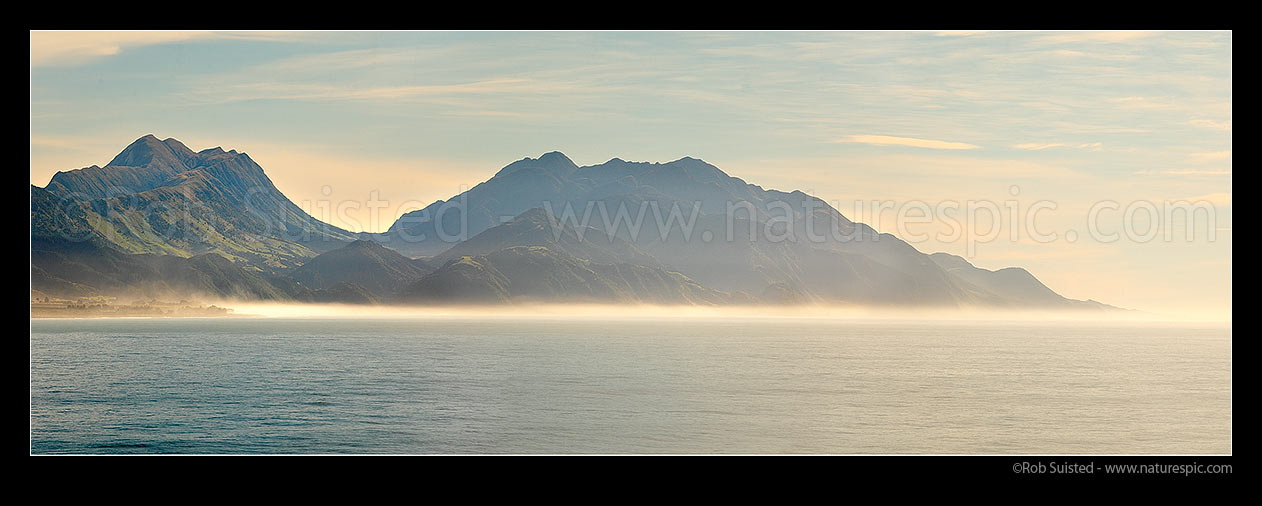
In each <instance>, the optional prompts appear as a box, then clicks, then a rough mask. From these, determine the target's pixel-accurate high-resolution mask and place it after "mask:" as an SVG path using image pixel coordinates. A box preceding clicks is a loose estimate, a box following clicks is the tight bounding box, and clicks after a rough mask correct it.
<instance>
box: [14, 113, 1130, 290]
mask: <svg viewBox="0 0 1262 506" xmlns="http://www.w3.org/2000/svg"><path fill="white" fill-rule="evenodd" d="M31 243H32V261H31V262H32V265H31V273H32V274H31V276H32V289H33V290H37V291H39V293H48V294H56V295H60V296H75V295H78V296H82V295H96V294H107V295H113V294H141V295H149V296H156V295H166V294H208V295H212V296H220V297H231V298H249V299H269V300H299V301H325V302H327V301H333V302H356V303H378V302H387V303H406V304H447V303H492V302H515V301H565V302H651V303H666V304H757V303H804V302H826V303H827V302H844V303H856V304H881V305H913V306H919V305H924V306H948V307H958V306H967V305H983V306H1006V307H1049V308H1107V307H1108V306H1105V305H1103V304H1099V303H1096V302H1092V301H1085V302H1084V301H1074V300H1070V299H1066V298H1064V297H1061V296H1060V295H1058V294H1056V293H1055V292H1054V291H1052V290H1051V289H1049V288H1048V287H1046V286H1045V285H1043V284H1042V283H1041V282H1039V281H1038V280H1037V279H1036V278H1034V276H1032V275H1030V274H1029V273H1028V272H1026V271H1025V270H1024V269H1020V268H1009V269H1001V270H999V271H989V270H985V269H980V268H977V267H974V266H973V265H971V264H969V263H968V262H967V261H965V260H964V259H962V258H959V257H955V256H951V255H945V254H935V255H926V254H924V253H922V252H920V251H917V250H916V249H915V248H914V247H912V246H911V245H910V244H907V243H906V242H903V241H901V240H899V239H898V238H896V237H894V236H892V235H889V234H880V233H877V232H876V231H875V230H873V229H872V228H871V227H868V226H866V225H864V224H861V223H855V222H852V221H850V220H849V219H847V218H846V217H844V216H843V215H842V214H841V213H840V212H838V211H837V210H836V209H834V208H833V207H832V206H829V205H828V204H827V203H825V202H824V201H822V200H820V199H818V198H816V197H813V196H811V195H807V194H805V193H802V192H800V191H793V192H781V191H777V190H767V189H763V188H762V187H760V186H757V185H753V184H749V183H746V182H745V181H743V180H741V179H739V178H736V177H732V176H729V175H728V174H726V173H724V172H723V171H722V170H719V169H718V168H717V167H715V166H713V165H710V164H708V163H706V162H703V161H701V160H697V159H694V158H682V159H679V160H676V161H673V162H669V163H635V162H627V161H623V160H621V159H617V158H615V159H612V160H610V161H608V162H605V163H602V164H599V165H591V166H585V167H579V166H577V165H576V164H574V162H573V161H571V160H570V159H569V158H567V157H566V156H565V155H563V154H561V153H557V152H552V153H547V154H544V155H543V156H541V157H539V158H537V159H536V158H525V159H522V160H518V161H516V162H513V163H511V164H509V165H508V166H506V167H504V168H503V169H501V170H500V171H498V172H497V173H495V174H494V175H493V176H492V177H491V178H490V179H488V180H486V181H484V182H482V183H480V184H478V185H477V186H474V187H473V188H471V189H469V190H468V191H465V192H463V193H460V194H458V195H455V196H452V197H451V198H450V199H446V200H441V201H438V202H435V203H433V204H431V205H429V206H427V207H426V208H424V209H421V210H418V211H414V212H411V213H408V214H405V215H403V216H402V217H400V218H399V219H398V220H397V221H396V222H395V223H394V224H393V225H392V226H391V227H390V229H389V230H388V231H386V232H384V233H359V234H355V233H351V232H348V231H345V230H342V229H340V228H337V227H334V226H331V225H328V224H326V223H322V222H320V221H318V220H316V219H315V218H313V217H311V216H310V215H308V214H306V213H305V212H303V211H302V210H301V209H300V208H299V207H297V206H296V205H294V204H293V203H292V202H291V201H290V200H289V199H288V198H286V197H285V196H284V195H283V194H282V193H281V192H280V191H278V190H277V189H276V188H275V186H274V185H272V183H271V181H270V180H269V179H268V178H267V176H266V175H265V174H264V172H263V169H262V168H261V167H259V166H258V165H257V164H256V163H254V161H253V160H251V159H250V157H249V156H248V155H246V154H244V153H238V152H236V151H226V152H225V151H223V150H222V149H219V148H214V149H208V150H204V151H201V152H193V151H192V150H190V149H188V148H187V147H185V146H184V145H183V144H181V143H180V142H179V141H176V140H174V139H166V140H158V139H157V138H156V137H154V136H152V135H149V136H145V137H142V138H140V139H139V140H137V141H136V142H134V143H132V145H131V146H128V147H127V148H126V149H125V150H124V151H123V152H122V153H120V154H119V155H118V156H117V157H115V158H114V160H113V161H111V162H110V163H109V164H107V165H106V166H104V167H96V166H93V167H88V168H85V169H79V170H73V171H69V172H59V173H57V175H56V176H54V177H53V179H52V181H51V182H50V183H49V184H48V186H47V187H45V188H39V187H35V186H32V187H31Z"/></svg>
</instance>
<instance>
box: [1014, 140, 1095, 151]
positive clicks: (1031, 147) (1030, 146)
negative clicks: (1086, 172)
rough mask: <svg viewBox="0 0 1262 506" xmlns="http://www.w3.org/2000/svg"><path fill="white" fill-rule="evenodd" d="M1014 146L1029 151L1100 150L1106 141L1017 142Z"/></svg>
mask: <svg viewBox="0 0 1262 506" xmlns="http://www.w3.org/2000/svg"><path fill="white" fill-rule="evenodd" d="M1012 147H1014V148H1017V149H1024V150H1027V151H1041V150H1044V149H1052V148H1075V149H1087V150H1091V151H1099V150H1100V149H1101V148H1103V147H1104V143H1101V142H1088V143H1083V144H1066V143H1063V142H1055V143H1048V144H1040V143H1026V144H1016V145H1014V146H1012Z"/></svg>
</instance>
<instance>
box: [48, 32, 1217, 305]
mask: <svg viewBox="0 0 1262 506" xmlns="http://www.w3.org/2000/svg"><path fill="white" fill-rule="evenodd" d="M30 63H31V163H30V169H31V181H30V182H31V184H33V185H36V186H44V185H46V184H47V183H48V181H49V179H50V178H51V177H52V175H53V174H55V173H56V172H57V171H60V170H71V169H76V168H81V167H86V166H90V165H104V164H106V163H107V162H109V160H110V159H111V158H113V156H114V155H115V154H117V153H118V152H119V151H121V150H122V149H123V148H124V147H126V146H127V144H129V143H130V142H132V141H134V140H135V139H136V138H139V137H141V136H143V135H145V134H149V133H152V134H154V135H156V136H158V137H159V138H163V139H165V138H168V137H174V138H176V139H179V140H180V141H182V142H184V143H185V144H187V145H188V146H189V147H190V148H193V149H194V150H201V149H205V148H210V147H215V146H221V147H223V148H224V149H236V150H238V151H243V152H246V153H248V154H249V155H250V156H251V158H253V159H254V160H255V161H256V162H258V163H259V165H261V166H262V167H263V168H264V170H265V171H266V173H267V174H268V176H269V177H271V179H272V180H273V181H274V182H275V184H276V186H277V187H278V188H279V189H280V190H281V191H283V192H284V193H285V194H286V195H287V196H289V197H290V199H291V200H293V201H294V202H295V203H297V204H299V205H300V206H302V207H304V208H305V209H307V210H308V211H309V212H311V213H312V214H313V215H315V216H316V217H317V218H321V219H324V220H325V221H328V222H330V223H333V224H334V225H338V226H341V227H344V228H347V229H350V230H355V231H364V230H366V231H382V230H385V229H386V228H388V227H389V226H390V224H391V223H392V222H393V221H394V218H395V217H397V216H398V215H400V214H402V213H403V212H406V211H408V210H411V209H415V208H419V207H423V206H424V205H426V204H428V203H430V202H433V201H435V200H438V199H446V198H449V197H451V196H452V195H455V194H458V193H459V192H461V191H463V190H464V189H467V188H468V187H471V186H473V185H476V184H477V183H479V182H481V181H483V180H485V179H487V178H489V177H490V176H491V175H493V174H494V173H495V172H496V171H498V170H499V168H501V167H503V166H504V165H507V164H508V163H511V162H512V161H514V160H519V159H521V158H524V157H538V156H539V155H540V154H542V153H546V152H549V151H561V152H563V153H565V154H566V155H567V156H569V157H570V158H571V159H573V160H574V161H575V162H576V163H578V164H579V165H591V164H598V163H602V162H605V161H607V160H609V159H611V158H615V157H617V158H622V159H624V160H632V161H651V162H659V161H660V162H667V161H671V160H676V159H679V158H682V157H684V156H691V157H693V158H699V159H702V160H705V161H707V162H709V163H711V164H714V165H716V166H717V167H719V168H720V169H722V170H724V171H725V172H727V173H728V174H730V175H732V176H736V177H740V178H742V179H744V180H746V181H747V182H750V183H753V184H757V185H760V186H763V187H764V188H769V189H770V188H774V189H779V190H785V191H791V190H795V189H798V190H802V191H805V192H807V193H810V194H812V195H815V196H817V197H820V198H822V199H824V200H825V201H828V202H829V203H831V204H833V206H834V207H836V208H837V209H838V210H840V211H841V212H842V213H843V214H844V215H846V216H847V217H849V218H851V219H854V220H856V221H861V222H864V223H868V224H871V225H873V226H874V227H875V228H877V229H878V230H880V231H882V232H889V233H893V234H894V235H897V236H899V237H900V238H903V239H904V240H907V241H908V242H910V243H911V244H912V245H913V246H915V247H916V248H917V249H920V250H921V251H924V252H926V253H931V252H937V251H944V252H948V253H952V254H956V255H960V256H964V257H965V258H967V259H968V260H969V261H971V262H972V263H974V264H975V265H977V266H979V267H984V268H988V269H998V268H1003V267H1010V266H1021V267H1025V268H1027V269H1029V270H1030V271H1031V272H1032V273H1033V274H1034V275H1035V276H1037V277H1038V278H1039V279H1040V280H1042V281H1043V282H1044V283H1045V284H1047V285H1048V286H1049V287H1051V288H1052V289H1054V290H1056V291H1057V292H1059V293H1061V294H1062V295H1065V296H1068V297H1071V298H1078V299H1087V298H1090V299H1095V300H1099V301H1102V302H1106V303H1110V304H1114V305H1118V306H1123V307H1128V308H1134V309H1140V310H1145V311H1151V312H1155V313H1166V314H1173V313H1180V314H1195V315H1209V316H1210V317H1215V318H1220V317H1226V318H1229V317H1230V310H1231V300H1232V299H1231V238H1232V228H1231V208H1232V206H1231V177H1232V166H1231V163H1232V159H1231V150H1232V148H1231V133H1232V112H1231V32H1184V31H1178V32H1146V31H1122V32H1077V31H1075V32H1035V31H1016V32H1004V31H1000V32H985V31H879V32H851V31H842V32H714V31H697V32H638V31H626V32H31V61H30ZM369 201H373V202H376V203H378V204H377V205H378V206H379V207H380V208H381V210H380V211H376V212H369V208H368V206H366V205H365V203H366V202H369ZM382 202H384V203H386V204H385V205H384V206H381V204H380V203H382ZM1180 203H1181V204H1180ZM339 210H340V211H339ZM1189 213H1190V214H1191V216H1192V217H1193V219H1191V220H1188V219H1185V216H1186V215H1187V214H1189ZM996 217H997V218H996ZM1189 234H1190V235H1189Z"/></svg>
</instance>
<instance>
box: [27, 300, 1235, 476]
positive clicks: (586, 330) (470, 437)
mask: <svg viewBox="0 0 1262 506" xmlns="http://www.w3.org/2000/svg"><path fill="white" fill-rule="evenodd" d="M1231 356H1232V341H1231V327H1230V324H1229V323H1227V324H1204V323H1200V324H1196V323H1168V322H1167V323H1135V322H1123V323H1112V322H1107V323H1106V322H1078V321H1073V322H1036V321H985V322H975V321H914V320H879V321H874V320H866V319H848V318H770V317H750V318H731V317H725V318H704V317H695V318H694V317H689V318H670V317H666V316H661V315H658V316H653V317H645V318H636V317H623V318H598V319H591V318H589V319H571V318H565V317H550V316H543V317H533V318H528V317H502V318H483V317H478V316H450V317H404V318H386V317H382V318H376V317H364V318H345V317H329V318H321V317H318V316H314V317H312V316H307V317H271V318H247V317H242V318H111V319H32V320H31V341H30V366H31V369H30V383H31V392H30V396H31V397H30V404H31V416H30V452H31V453H32V454H134V453H139V454H847V455H848V454H970V455H972V454H985V455H993V454H1000V455H1015V454H1093V455H1094V454H1128V455H1130V454H1160V455H1168V454H1180V455H1182V454H1229V453H1231V452H1232V437H1231V436H1232V425H1231V422H1232V416H1231V415H1232V410H1231V407H1232V402H1231V400H1232V388H1231V385H1232V382H1231V379H1232V377H1231Z"/></svg>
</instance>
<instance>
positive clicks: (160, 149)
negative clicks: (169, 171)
mask: <svg viewBox="0 0 1262 506" xmlns="http://www.w3.org/2000/svg"><path fill="white" fill-rule="evenodd" d="M172 140H174V139H172ZM175 144H178V145H179V146H183V144H179V141H175ZM185 149H188V148H185ZM155 161H157V162H158V163H161V164H164V165H167V166H169V167H170V166H175V167H179V166H183V165H184V160H183V159H182V158H181V157H180V156H179V155H178V154H176V153H175V152H173V151H172V150H171V146H170V145H168V144H166V143H164V142H162V141H160V140H158V138H157V137H155V136H154V135H153V134H147V135H145V136H144V137H141V138H139V139H136V140H135V141H134V142H132V143H131V144H129V145H128V146H127V147H126V148H124V149H123V151H122V152H121V153H119V154H118V156H115V157H114V159H113V160H110V163H108V164H107V165H116V166H120V167H145V166H148V165H150V164H152V163H154V162H155Z"/></svg>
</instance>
